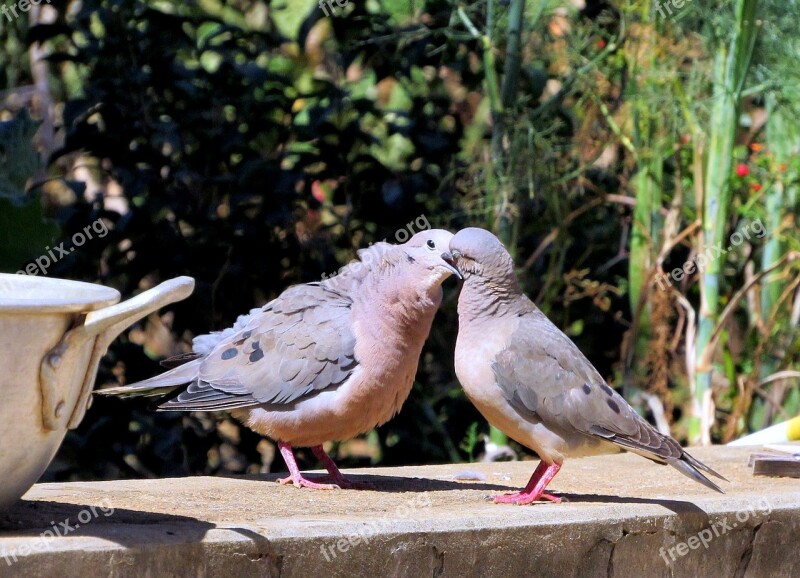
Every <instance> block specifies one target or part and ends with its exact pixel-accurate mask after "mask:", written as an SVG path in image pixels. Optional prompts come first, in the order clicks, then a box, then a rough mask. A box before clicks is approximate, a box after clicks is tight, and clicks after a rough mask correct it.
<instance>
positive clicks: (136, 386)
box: [94, 359, 203, 398]
mask: <svg viewBox="0 0 800 578" xmlns="http://www.w3.org/2000/svg"><path fill="white" fill-rule="evenodd" d="M202 361H203V360H202V359H196V360H194V361H190V362H189V363H186V364H184V365H180V366H178V367H176V368H175V369H171V370H169V371H167V372H165V373H162V374H160V375H156V376H154V377H151V378H150V379H145V380H144V381H139V382H136V383H132V384H130V385H123V386H120V387H107V388H105V389H98V390H96V391H95V392H94V393H96V394H99V395H113V396H117V397H125V398H127V397H154V396H162V395H165V394H167V393H169V392H170V391H172V390H173V389H175V388H176V387H179V386H181V385H186V384H187V383H190V382H192V381H194V379H195V378H196V377H197V372H198V370H199V368H200V364H201V363H202Z"/></svg>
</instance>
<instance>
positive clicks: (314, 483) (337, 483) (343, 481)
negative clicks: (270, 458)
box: [278, 476, 375, 490]
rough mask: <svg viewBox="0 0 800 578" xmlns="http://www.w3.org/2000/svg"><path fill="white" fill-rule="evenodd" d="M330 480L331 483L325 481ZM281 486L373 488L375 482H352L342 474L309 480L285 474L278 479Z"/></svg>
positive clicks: (317, 488) (343, 488)
mask: <svg viewBox="0 0 800 578" xmlns="http://www.w3.org/2000/svg"><path fill="white" fill-rule="evenodd" d="M326 482H332V483H326ZM278 483H279V484H281V485H282V486H285V485H287V484H292V485H293V486H294V487H295V488H312V489H314V490H374V489H375V484H372V483H370V482H354V481H351V480H348V479H347V478H345V477H344V476H338V477H334V476H322V477H319V478H315V479H313V480H309V479H308V478H304V477H303V476H299V477H298V478H297V479H293V478H292V476H287V477H285V478H281V479H279V480H278Z"/></svg>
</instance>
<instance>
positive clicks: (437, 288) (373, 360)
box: [96, 229, 460, 489]
mask: <svg viewBox="0 0 800 578" xmlns="http://www.w3.org/2000/svg"><path fill="white" fill-rule="evenodd" d="M452 237H453V235H452V233H449V232H448V231H443V230H436V229H434V230H428V231H423V232H420V233H417V234H416V235H414V236H413V237H411V239H409V240H408V241H407V242H406V243H404V244H402V245H390V244H388V243H376V244H374V245H372V246H370V247H369V248H367V249H362V250H360V251H359V252H358V255H359V259H360V260H357V261H353V262H351V263H350V264H348V265H347V266H345V267H344V268H343V269H342V270H341V271H340V272H339V274H338V275H336V276H334V277H330V278H328V279H325V280H323V281H320V282H315V283H307V284H304V285H295V286H293V287H290V288H288V289H286V290H285V291H284V292H283V293H281V295H280V296H278V297H277V298H275V299H274V300H272V301H270V302H269V303H267V304H266V305H264V306H263V307H262V308H260V309H253V310H252V311H250V313H249V314H247V315H243V316H241V317H239V319H238V320H237V321H236V323H235V325H234V326H233V327H231V328H229V329H226V330H224V331H221V332H216V333H211V334H210V335H203V336H199V337H197V338H195V339H194V341H193V350H194V353H192V354H188V355H184V356H179V357H178V358H175V360H174V362H177V363H181V362H184V363H183V364H181V365H179V366H178V367H175V368H174V369H171V370H170V371H167V372H166V373H163V374H161V375H158V376H156V377H153V378H150V379H148V380H145V381H142V382H139V383H134V384H131V385H128V386H122V387H114V388H108V389H102V390H99V391H97V392H96V393H100V394H105V395H117V396H124V397H132V396H164V395H165V394H166V397H164V398H163V399H162V400H159V401H158V402H157V409H158V410H160V411H174V410H179V411H213V410H227V411H231V412H232V414H233V415H234V416H235V417H237V418H238V419H240V420H241V421H242V422H243V423H244V424H245V425H247V426H248V427H249V428H251V429H252V430H253V431H255V432H257V433H258V434H260V435H264V436H267V437H270V438H272V439H273V440H276V441H277V442H278V447H279V448H280V452H281V455H282V456H283V459H284V460H285V462H286V465H287V466H288V468H289V474H290V475H289V476H288V477H287V478H285V479H283V480H280V482H281V483H283V484H286V483H289V482H291V483H293V484H294V485H295V486H297V487H309V488H317V489H333V488H336V487H340V488H353V487H357V486H358V484H356V483H355V482H351V481H350V480H347V479H346V478H345V477H344V476H343V475H342V474H341V472H340V471H339V469H338V468H337V467H336V464H335V463H334V461H333V460H332V459H331V458H330V457H329V456H328V455H327V454H326V453H325V451H324V449H323V448H322V444H323V442H325V441H329V440H347V439H349V438H352V437H354V436H356V435H359V434H362V433H366V432H368V431H370V430H371V429H373V428H374V427H376V426H379V425H381V424H383V423H385V422H386V421H388V420H389V419H390V418H391V417H392V416H394V414H396V413H397V412H398V411H400V407H401V406H402V405H403V402H404V401H405V400H406V398H407V397H408V395H409V393H410V391H411V386H412V384H413V381H414V376H415V374H416V371H417V364H418V362H419V356H420V353H421V351H422V346H423V344H424V342H425V339H426V338H427V337H428V333H429V331H430V328H431V324H432V322H433V318H434V315H435V314H436V310H437V309H438V308H439V304H440V303H441V300H442V288H441V285H442V282H443V281H444V280H445V279H446V278H447V277H449V276H450V275H451V274H455V275H457V276H460V275H459V273H458V271H457V270H456V269H455V267H454V266H453V260H452V257H451V255H450V253H449V249H448V243H449V241H450V239H451V238H452ZM168 361H170V360H168ZM293 446H302V447H310V448H311V449H312V451H313V453H314V455H315V456H317V458H318V459H319V460H320V461H321V462H322V464H323V465H324V466H325V468H326V469H327V470H328V474H329V475H328V476H326V478H327V479H324V480H322V479H320V480H310V479H307V478H305V477H304V476H302V475H301V473H300V471H299V468H298V466H297V462H296V461H295V458H294V454H293V451H292V447H293ZM322 482H330V483H322Z"/></svg>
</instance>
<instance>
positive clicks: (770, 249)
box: [749, 93, 800, 431]
mask: <svg viewBox="0 0 800 578" xmlns="http://www.w3.org/2000/svg"><path fill="white" fill-rule="evenodd" d="M785 98H790V97H789V95H787V97H785ZM767 115H768V116H767V145H768V148H769V150H770V152H771V153H772V158H773V167H772V173H773V176H774V179H775V180H774V182H772V183H771V184H770V186H769V187H768V188H767V190H766V192H765V209H766V211H765V213H766V214H765V219H764V220H765V223H764V228H765V229H766V235H765V238H764V248H763V252H762V255H761V270H762V271H767V270H770V269H771V268H773V267H774V265H775V263H777V262H778V260H779V259H780V258H781V254H782V253H783V251H784V250H785V243H784V242H783V239H782V234H781V224H782V223H781V221H782V220H783V218H784V216H785V214H786V212H787V210H789V211H790V210H791V208H790V207H792V204H791V199H792V198H796V197H797V189H798V186H797V175H796V174H794V167H793V166H792V157H793V156H794V155H795V154H796V152H797V150H798V146H799V145H800V124H799V123H798V120H797V118H796V116H795V115H794V114H792V111H791V109H790V108H789V107H788V106H787V103H786V102H783V103H779V102H778V95H776V94H775V93H771V94H769V95H768V97H767ZM784 288H785V282H783V281H781V278H780V277H779V275H778V272H777V271H775V272H772V273H770V274H769V275H767V276H765V277H764V280H763V281H762V283H761V293H760V297H761V310H760V312H759V313H760V317H761V320H762V322H763V324H764V327H765V329H766V330H767V331H770V330H771V331H773V332H774V330H775V328H773V327H770V326H769V320H770V318H771V317H772V314H773V310H774V309H775V306H776V305H777V303H778V301H779V299H780V296H781V293H782V292H783V290H784ZM771 337H772V335H762V336H761V338H762V339H770V338H771ZM778 367H779V363H778V361H777V360H776V359H775V358H774V357H773V356H764V359H762V361H761V364H760V367H759V378H761V379H765V378H766V377H768V376H770V375H772V374H773V373H775V372H776V371H777V370H778ZM769 409H770V408H769V407H768V406H767V403H766V402H765V400H764V399H763V398H761V397H756V398H755V399H753V406H752V408H751V412H750V424H749V426H750V429H751V430H752V431H758V430H761V429H763V428H765V427H767V426H768V425H770V423H769V422H770V421H771V420H770V419H769V417H770V416H774V415H775V412H772V411H769Z"/></svg>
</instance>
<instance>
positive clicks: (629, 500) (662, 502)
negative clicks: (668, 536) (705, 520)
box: [555, 492, 708, 516]
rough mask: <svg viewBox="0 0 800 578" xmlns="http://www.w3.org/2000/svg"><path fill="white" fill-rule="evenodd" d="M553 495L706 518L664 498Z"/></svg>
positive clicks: (693, 508)
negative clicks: (645, 506) (657, 509)
mask: <svg viewBox="0 0 800 578" xmlns="http://www.w3.org/2000/svg"><path fill="white" fill-rule="evenodd" d="M555 495H556V496H558V497H559V498H562V499H564V501H565V502H568V503H595V504H649V505H656V506H661V507H663V508H666V509H667V510H670V511H672V512H674V513H676V514H696V515H703V516H707V515H708V514H707V513H706V511H705V510H703V509H702V508H701V507H700V506H698V505H697V504H695V503H693V502H687V501H685V500H671V499H665V498H634V497H631V496H609V495H606V494H568V493H562V492H555Z"/></svg>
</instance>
